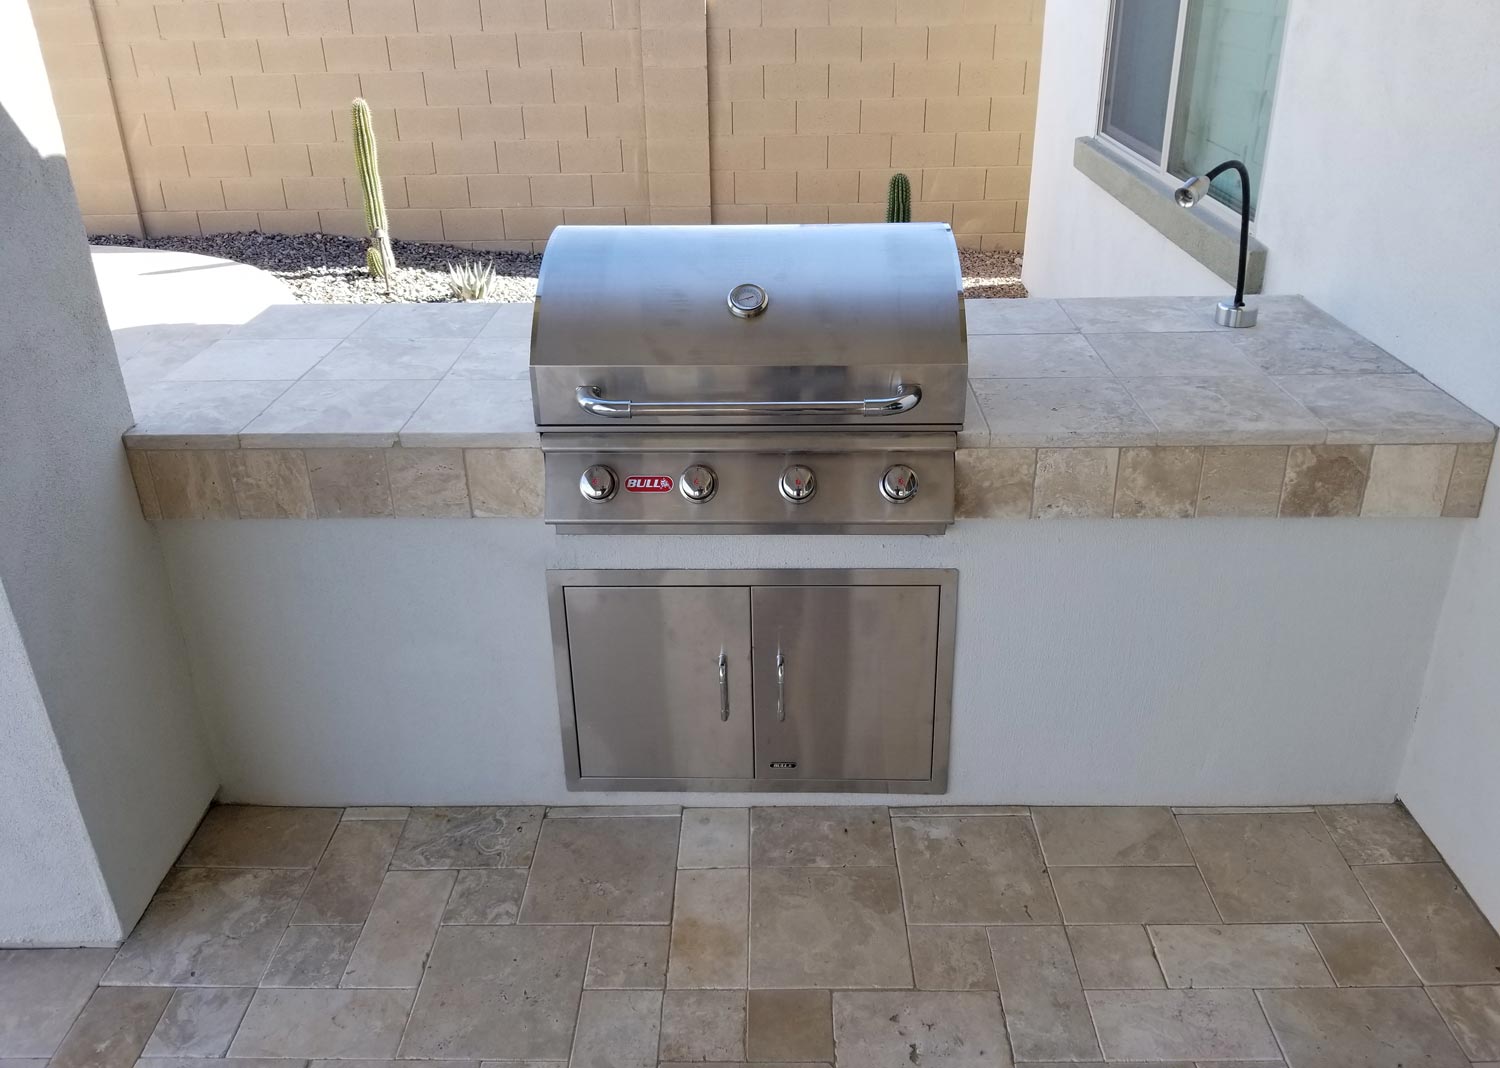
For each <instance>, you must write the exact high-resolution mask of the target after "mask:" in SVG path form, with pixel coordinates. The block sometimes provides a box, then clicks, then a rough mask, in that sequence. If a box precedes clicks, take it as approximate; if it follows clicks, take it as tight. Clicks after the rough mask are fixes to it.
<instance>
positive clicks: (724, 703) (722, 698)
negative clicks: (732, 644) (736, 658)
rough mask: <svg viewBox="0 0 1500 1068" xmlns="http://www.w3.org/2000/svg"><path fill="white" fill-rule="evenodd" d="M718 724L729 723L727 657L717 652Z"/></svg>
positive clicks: (721, 652) (722, 652)
mask: <svg viewBox="0 0 1500 1068" xmlns="http://www.w3.org/2000/svg"><path fill="white" fill-rule="evenodd" d="M719 722H721V723H728V722H729V655H728V654H727V653H725V652H724V651H723V650H720V651H719Z"/></svg>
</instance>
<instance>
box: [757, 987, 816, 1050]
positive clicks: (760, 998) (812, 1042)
mask: <svg viewBox="0 0 1500 1068" xmlns="http://www.w3.org/2000/svg"><path fill="white" fill-rule="evenodd" d="M748 1012H749V1019H748V1022H747V1024H746V1027H745V1055H746V1056H747V1057H749V1058H751V1059H752V1060H756V1061H776V1060H780V1061H831V1060H833V999H832V995H830V994H829V992H828V991H827V990H752V991H750V997H749V1002H748Z"/></svg>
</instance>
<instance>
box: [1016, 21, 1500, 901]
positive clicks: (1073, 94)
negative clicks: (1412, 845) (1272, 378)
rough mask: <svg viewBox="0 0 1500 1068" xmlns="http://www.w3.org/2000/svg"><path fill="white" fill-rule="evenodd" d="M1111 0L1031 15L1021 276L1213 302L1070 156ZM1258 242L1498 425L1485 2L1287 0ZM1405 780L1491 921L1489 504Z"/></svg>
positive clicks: (1404, 787) (1469, 543) (1499, 825)
mask: <svg viewBox="0 0 1500 1068" xmlns="http://www.w3.org/2000/svg"><path fill="white" fill-rule="evenodd" d="M1107 8H1108V4H1107V2H1106V0H1069V2H1068V3H1066V4H1051V5H1048V9H1047V22H1046V33H1045V39H1044V44H1043V58H1042V82H1041V90H1040V102H1039V104H1040V106H1039V112H1038V119H1037V134H1036V162H1035V168H1034V171H1033V185H1032V193H1031V212H1030V219H1029V222H1028V228H1027V240H1026V266H1025V279H1026V282H1027V285H1028V286H1029V287H1030V288H1031V290H1032V292H1033V293H1034V294H1036V295H1040V296H1091V295H1105V294H1115V295H1139V294H1167V293H1219V292H1222V291H1223V290H1224V286H1223V284H1222V283H1221V282H1219V281H1218V280H1217V279H1215V278H1214V277H1213V276H1212V275H1210V274H1209V273H1208V272H1207V271H1206V270H1205V269H1204V268H1202V267H1200V266H1199V265H1198V264H1196V263H1195V262H1193V261H1192V260H1190V259H1189V258H1188V257H1187V256H1186V255H1185V254H1183V253H1182V252H1181V251H1179V250H1178V249H1177V248H1175V247H1174V246H1172V245H1171V244H1169V243H1168V242H1167V241H1166V239H1164V238H1163V237H1161V236H1160V235H1159V234H1157V233H1156V232H1155V231H1154V230H1151V229H1150V228H1148V227H1146V226H1145V225H1144V224H1142V223H1141V222H1140V220H1138V219H1137V218H1135V217H1134V216H1133V215H1131V214H1130V213H1129V212H1128V211H1127V210H1126V209H1124V208H1123V207H1122V206H1121V205H1120V204H1119V203H1118V202H1116V201H1114V200H1113V199H1111V198H1110V197H1108V196H1106V195H1105V194H1104V193H1103V192H1101V191H1100V190H1099V189H1097V188H1096V187H1094V186H1093V185H1092V183H1090V182H1089V181H1088V179H1086V178H1084V177H1083V176H1082V175H1081V174H1079V173H1078V172H1077V171H1075V170H1074V169H1073V166H1072V152H1073V140H1074V138H1076V137H1079V136H1082V135H1087V134H1091V133H1092V132H1093V130H1094V123H1095V118H1096V116H1095V109H1096V108H1097V101H1098V93H1099V83H1100V72H1101V57H1102V54H1103V47H1104V32H1105V20H1106V12H1107ZM1288 14H1289V19H1288V26H1287V36H1286V43H1285V48H1284V51H1283V56H1282V67H1281V79H1280V84H1279V86H1278V90H1277V101H1276V108H1275V113H1274V116H1273V118H1272V123H1271V137H1270V144H1269V148H1268V153H1267V156H1268V159H1267V165H1266V167H1267V170H1266V179H1265V188H1264V190H1263V193H1262V196H1261V198H1260V205H1259V209H1258V211H1259V217H1258V220H1257V224H1256V234H1257V236H1258V237H1259V238H1260V239H1261V240H1262V241H1264V242H1265V244H1266V245H1267V247H1268V249H1269V253H1268V258H1267V264H1266V290H1267V291H1268V292H1292V293H1302V294H1305V295H1306V296H1307V297H1309V298H1310V299H1311V300H1312V301H1313V302H1315V303H1316V304H1318V305H1320V306H1321V307H1323V308H1325V309H1327V310H1328V311H1329V312H1331V313H1332V314H1334V315H1336V316H1337V317H1338V318H1340V319H1341V320H1343V321H1344V322H1345V323H1347V324H1349V325H1350V326H1351V327H1353V328H1354V329H1356V330H1358V331H1359V332H1360V333H1362V334H1365V335H1366V336H1368V337H1370V338H1371V339H1372V340H1374V341H1376V342H1378V343H1379V344H1381V345H1383V346H1384V347H1386V348H1387V349H1389V350H1390V351H1391V352H1392V353H1394V354H1395V355H1396V356H1398V357H1400V358H1401V359H1402V360H1404V361H1406V363H1408V364H1410V365H1411V366H1412V367H1414V368H1416V369H1417V370H1419V371H1421V372H1422V373H1423V374H1425V375H1426V376H1427V377H1429V378H1430V379H1432V380H1433V381H1434V382H1436V383H1437V384H1438V385H1440V386H1442V387H1443V388H1444V389H1446V390H1448V391H1449V392H1450V393H1452V394H1453V395H1454V396H1456V397H1458V398H1459V399H1460V400H1462V401H1464V402H1465V403H1466V404H1468V405H1470V406H1471V407H1473V408H1474V409H1476V410H1477V411H1479V412H1481V413H1482V414H1484V415H1486V416H1487V417H1488V418H1490V419H1491V420H1496V421H1500V352H1497V350H1500V328H1497V325H1496V319H1495V316H1494V313H1493V308H1494V306H1495V288H1496V282H1497V279H1500V272H1497V268H1496V265H1495V256H1496V249H1497V248H1500V212H1497V211H1496V210H1495V209H1494V206H1493V203H1492V199H1493V198H1492V197H1491V195H1490V193H1489V190H1490V189H1491V188H1492V186H1493V180H1492V176H1493V175H1494V174H1495V173H1496V172H1497V169H1500V107H1497V105H1496V101H1500V64H1497V63H1496V61H1495V55H1494V42H1495V41H1496V40H1500V5H1496V4H1495V3H1493V2H1492V0H1448V2H1446V3H1443V4H1441V5H1439V6H1438V7H1436V8H1434V7H1432V6H1429V5H1421V4H1398V3H1379V4H1371V3H1369V2H1368V0H1290V3H1289V12H1288ZM1464 526H1465V529H1464V535H1463V538H1464V541H1463V545H1462V548H1461V549H1460V551H1459V554H1458V557H1457V564H1456V567H1455V569H1454V572H1453V575H1452V579H1451V586H1450V591H1451V592H1450V593H1449V595H1448V599H1447V603H1446V607H1445V609H1444V612H1443V616H1442V622H1441V625H1440V626H1439V629H1438V634H1437V638H1436V642H1435V644H1434V652H1433V657H1432V662H1431V665H1430V667H1429V670H1428V681H1427V685H1426V689H1425V691H1424V693H1423V696H1422V699H1421V713H1420V716H1419V717H1418V719H1417V721H1416V725H1415V731H1414V736H1413V739H1412V748H1411V758H1410V762H1409V764H1408V766H1407V769H1406V772H1405V774H1404V775H1403V776H1402V779H1401V783H1400V793H1401V796H1402V798H1403V799H1404V800H1405V801H1406V802H1407V803H1408V804H1409V805H1410V806H1411V808H1412V810H1413V811H1414V812H1415V813H1416V815H1417V817H1418V818H1419V819H1420V820H1421V821H1422V824H1423V826H1424V827H1425V828H1426V829H1427V831H1428V833H1429V834H1431V835H1432V837H1433V839H1434V840H1435V841H1436V842H1437V844H1438V846H1439V848H1441V849H1442V850H1443V852H1444V854H1445V856H1447V858H1448V860H1449V861H1450V862H1451V863H1452V864H1453V866H1454V868H1455V869H1456V870H1457V871H1458V873H1459V874H1460V875H1461V876H1462V877H1463V878H1464V879H1465V881H1466V882H1467V884H1468V886H1469V888H1470V889H1471V891H1473V893H1474V894H1475V895H1476V896H1477V897H1478V899H1479V900H1480V903H1481V905H1482V906H1483V907H1484V908H1486V910H1487V911H1488V912H1489V915H1490V916H1491V917H1492V918H1497V919H1500V848H1497V847H1496V843H1497V842H1500V774H1497V773H1496V769H1497V768H1500V697H1497V695H1500V655H1497V653H1496V650H1497V649H1500V507H1497V505H1496V502H1494V501H1492V502H1491V503H1490V505H1489V506H1488V507H1487V510H1486V514H1485V516H1484V517H1483V518H1482V519H1480V520H1479V521H1477V522H1476V523H1468V524H1465V525H1464Z"/></svg>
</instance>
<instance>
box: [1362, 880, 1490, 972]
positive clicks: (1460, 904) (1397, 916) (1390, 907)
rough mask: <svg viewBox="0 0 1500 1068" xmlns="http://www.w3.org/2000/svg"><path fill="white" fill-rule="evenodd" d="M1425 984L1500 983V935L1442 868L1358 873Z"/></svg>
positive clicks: (1381, 916) (1456, 882)
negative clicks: (1498, 980)
mask: <svg viewBox="0 0 1500 1068" xmlns="http://www.w3.org/2000/svg"><path fill="white" fill-rule="evenodd" d="M1354 870H1355V873H1356V874H1357V875H1358V876H1359V881H1360V883H1361V884H1362V885H1363V886H1364V888H1365V890H1366V892H1368V893H1369V895H1370V900H1371V901H1373V902H1375V907H1376V908H1378V909H1379V910H1380V918H1381V919H1383V920H1384V921H1385V923H1386V926H1387V927H1389V928H1390V929H1391V934H1393V935H1395V936H1396V941H1397V942H1398V943H1399V944H1400V946H1401V949H1402V952H1404V953H1405V954H1406V956H1407V959H1409V960H1410V961H1411V963H1412V967H1414V968H1416V970H1417V974H1418V975H1420V976H1421V977H1422V981H1423V982H1424V983H1493V982H1495V981H1496V980H1497V979H1500V935H1497V934H1496V933H1495V930H1494V928H1492V927H1491V926H1490V925H1489V924H1488V923H1486V922H1485V919H1484V916H1483V915H1481V914H1480V912H1479V910H1478V909H1477V908H1475V907H1474V902H1472V901H1470V900H1469V895H1468V894H1466V893H1464V890H1463V887H1462V886H1460V885H1459V883H1458V880H1457V879H1455V878H1454V877H1453V873H1452V872H1450V871H1449V870H1448V869H1447V867H1446V866H1445V865H1442V864H1376V865H1371V866H1369V867H1361V868H1356V869H1354Z"/></svg>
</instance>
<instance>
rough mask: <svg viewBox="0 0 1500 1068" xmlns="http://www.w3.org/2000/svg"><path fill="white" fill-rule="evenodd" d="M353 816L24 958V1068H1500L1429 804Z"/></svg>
mask: <svg viewBox="0 0 1500 1068" xmlns="http://www.w3.org/2000/svg"><path fill="white" fill-rule="evenodd" d="M340 817H341V814H340V811H339V810H337V809H274V808H256V807H242V806H222V807H218V808H215V809H214V810H212V811H211V812H210V814H209V815H208V817H206V818H205V820H204V822H203V824H202V826H201V827H200V828H199V830H198V833H197V834H196V835H195V837H194V839H193V841H192V842H190V843H189V844H188V846H187V848H186V849H185V850H184V851H183V854H182V856H181V858H180V859H179V862H178V865H177V866H176V867H174V868H173V869H172V871H171V872H170V873H168V875H167V878H166V879H165V880H163V882H162V887H161V890H160V891H159V892H158V894H157V897H156V899H155V900H154V901H153V903H152V905H151V907H150V909H149V910H148V911H147V913H146V915H145V916H144V917H143V918H142V920H141V922H140V923H139V924H138V925H137V928H136V930H135V931H134V932H132V934H131V935H130V937H129V938H128V939H127V941H126V943H125V945H124V946H122V947H121V948H120V949H119V951H118V952H116V951H111V950H72V949H60V950H3V951H0V1068H11V1066H13V1065H25V1066H26V1068H42V1066H44V1065H47V1064H48V1063H49V1058H50V1063H51V1064H53V1065H57V1066H71V1065H80V1066H88V1068H135V1066H139V1068H212V1066H213V1065H215V1064H220V1065H224V1066H225V1068H353V1066H354V1065H356V1064H357V1065H359V1068H395V1066H398V1065H417V1064H424V1063H425V1064H428V1065H429V1066H431V1068H436V1066H439V1065H441V1066H444V1068H671V1066H673V1065H686V1064H693V1065H699V1066H702V1065H713V1066H718V1068H735V1066H749V1065H753V1066H756V1068H776V1066H778V1065H780V1066H782V1068H788V1066H792V1068H830V1066H831V1068H911V1066H914V1065H915V1066H918V1068H971V1066H972V1068H1010V1066H1012V1065H1017V1066H1020V1068H1043V1066H1044V1065H1046V1064H1051V1063H1074V1064H1076V1063H1085V1064H1087V1063H1107V1064H1113V1065H1116V1066H1119V1065H1129V1064H1136V1063H1141V1064H1152V1065H1155V1066H1157V1068H1170V1066H1175V1068H1195V1066H1198V1068H1203V1066H1206V1065H1210V1064H1212V1065H1214V1066H1216V1068H1243V1066H1249V1065H1255V1066H1257V1068H1283V1066H1284V1068H1338V1066H1343V1065H1350V1066H1354V1065H1358V1066H1360V1068H1365V1066H1369V1068H1397V1066H1410V1065H1417V1064H1421V1065H1427V1066H1430V1068H1444V1066H1448V1065H1452V1066H1453V1068H1467V1066H1468V1065H1470V1064H1474V1065H1483V1064H1489V1063H1490V1062H1493V1061H1495V1059H1496V1058H1497V1057H1500V936H1497V935H1496V934H1495V932H1494V931H1493V930H1492V929H1491V928H1490V926H1489V925H1488V924H1487V923H1486V922H1485V920H1484V918H1483V916H1482V915H1481V914H1480V913H1479V911H1478V909H1477V908H1476V907H1475V906H1474V904H1473V903H1472V902H1471V901H1470V900H1469V898H1468V897H1467V895H1466V894H1464V892H1463V890H1462V888H1461V887H1460V886H1459V885H1458V883H1457V880H1456V879H1454V877H1453V875H1452V873H1451V872H1449V871H1448V869H1447V868H1446V866H1445V865H1443V864H1442V862H1441V859H1440V858H1439V856H1438V854H1437V852H1436V851H1435V850H1434V849H1433V847H1432V845H1431V843H1430V842H1428V841H1427V839H1426V836H1425V835H1423V834H1422V832H1421V829H1420V828H1419V827H1417V825H1416V824H1415V822H1413V821H1412V820H1411V819H1410V817H1409V816H1407V815H1406V813H1405V811H1404V810H1402V809H1400V808H1399V807H1398V806H1392V805H1356V806H1337V807H1330V808H1318V809H1312V808H1306V809H1297V810H1290V809H1283V810H1279V811H1277V810H1246V809H1237V810H1233V811H1229V810H1219V811H1215V810H1203V809H1195V810H1192V811H1178V812H1174V811H1173V810H1171V809H1167V808H1125V809H1088V808H1060V809H1041V808H1038V809H1034V810H1033V809H1027V808H1024V807H1003V808H1002V807H995V808H991V809H988V810H986V809H984V808H976V807H973V806H967V807H963V808H959V807H957V806H955V807H954V808H944V807H942V806H936V807H924V808H908V809H898V810H895V811H894V812H893V811H891V810H888V809H886V808H883V807H875V806H858V805H848V806H825V807H818V808H805V809H795V808H761V809H755V810H752V811H748V812H747V811H746V810H745V809H743V808H740V809H706V808H697V809H687V810H682V809H679V808H678V807H676V806H632V807H628V808H627V807H625V806H621V807H618V808H604V807H592V806H580V807H575V808H571V809H562V808H553V809H543V808H540V807H514V806H512V807H500V808H480V807H469V808H447V809H421V808H418V809H411V810H407V809H404V808H372V809H347V810H344V811H343V812H342V818H340ZM1424 980H1425V981H1426V982H1427V983H1428V984H1431V989H1430V990H1429V989H1428V988H1427V987H1426V986H1424V985H1423V982H1424Z"/></svg>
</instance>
